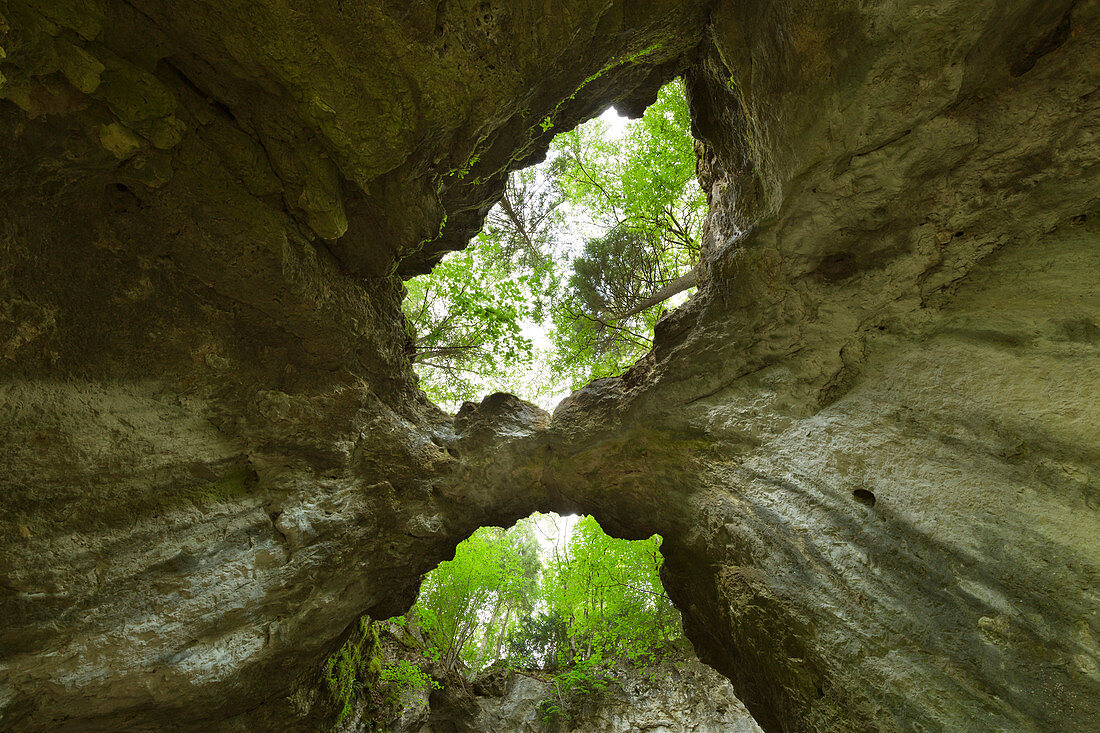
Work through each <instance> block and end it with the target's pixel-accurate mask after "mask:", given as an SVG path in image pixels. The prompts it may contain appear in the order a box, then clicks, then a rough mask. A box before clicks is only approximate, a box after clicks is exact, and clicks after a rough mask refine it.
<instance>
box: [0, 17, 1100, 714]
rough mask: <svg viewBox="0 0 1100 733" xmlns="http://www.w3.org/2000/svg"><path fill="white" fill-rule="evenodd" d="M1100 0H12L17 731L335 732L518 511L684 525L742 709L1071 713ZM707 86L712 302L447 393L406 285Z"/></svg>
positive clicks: (1077, 652)
mask: <svg viewBox="0 0 1100 733" xmlns="http://www.w3.org/2000/svg"><path fill="white" fill-rule="evenodd" d="M1098 21H1100V3H1097V2H1096V1H1095V0H996V1H995V0H970V1H969V2H963V1H962V0H930V2H927V3H921V4H911V3H891V2H884V1H879V0H873V1H870V2H854V1H852V0H826V1H824V2H811V1H810V0H793V1H792V2H787V3H774V2H763V1H761V0H681V1H679V2H665V1H663V0H661V1H657V2H647V3H641V2H630V1H628V0H601V1H600V2H593V1H592V0H563V1H562V2H560V3H553V4H550V3H539V2H533V1H532V0H513V1H512V2H503V1H502V0H447V1H443V0H437V1H435V2H432V1H430V0H410V1H409V2H396V1H394V0H311V1H310V2H308V3H303V4H301V5H297V4H293V3H277V2H272V1H271V0H257V1H254V2H241V0H226V1H225V2H221V3H205V2H197V1H196V0H177V1H175V2H167V1H166V0H48V2H42V1H41V0H0V129H2V130H3V134H2V135H0V169H2V170H3V176H2V178H0V437H2V445H3V450H2V452H0V487H3V489H2V491H3V493H2V501H0V728H2V729H4V730H11V731H80V732H83V731H119V730H128V731H129V730H180V731H190V730H196V731H197V730H203V731H205V730H227V731H234V730H237V731H254V730H302V731H313V730H317V729H318V717H317V715H318V713H317V711H316V710H313V709H312V708H311V705H310V700H311V699H312V698H311V691H312V690H313V689H314V686H315V684H316V679H317V673H318V670H319V669H320V667H321V665H322V663H323V661H324V659H325V658H326V657H328V656H329V655H330V654H331V653H332V652H333V651H335V650H336V649H337V648H339V646H340V645H341V644H342V643H343V642H344V641H345V640H346V638H347V636H348V634H349V633H351V631H352V630H353V629H354V627H355V625H356V623H357V620H358V619H359V618H360V617H361V616H363V615H364V614H367V615H369V616H371V617H372V618H388V617H391V616H396V615H400V614H402V613H404V612H405V611H406V610H407V609H408V608H409V607H410V605H411V604H412V603H413V600H414V599H415V596H416V592H417V588H418V586H419V581H420V578H421V576H422V575H423V573H425V572H427V571H428V570H429V569H430V568H432V567H434V566H435V565H437V564H438V563H439V562H440V561H441V560H444V559H446V558H447V557H449V556H450V555H451V553H453V551H454V548H455V546H456V544H457V543H458V542H459V541H460V540H462V539H464V538H465V537H467V536H469V535H470V534H471V533H472V532H473V531H474V530H475V529H476V528H477V527H479V526H483V525H498V526H508V525H510V524H512V523H513V522H515V521H516V520H517V519H519V518H521V517H524V516H527V515H529V514H530V513H531V512H533V511H556V512H559V513H574V512H575V513H586V514H592V515H593V516H596V517H597V518H598V519H599V521H600V523H601V525H602V526H603V527H604V529H605V530H606V531H607V532H608V533H609V534H612V535H614V536H616V537H622V538H627V539H641V538H645V537H650V536H652V535H653V534H660V535H661V536H662V537H664V538H665V541H664V544H663V545H662V547H661V550H662V554H663V555H664V566H663V569H662V579H663V581H664V584H665V588H666V590H667V592H668V594H669V596H670V597H671V598H672V599H673V601H674V602H675V603H676V605H677V607H678V608H679V609H680V612H681V615H682V618H683V624H684V631H685V634H686V636H687V637H688V639H689V640H690V641H691V643H692V644H693V646H694V648H695V650H696V653H697V654H698V656H699V658H700V659H701V660H702V661H703V662H705V663H706V664H708V665H710V666H711V667H713V668H714V669H715V670H717V671H718V672H719V673H721V674H723V675H725V676H726V677H727V678H728V679H729V680H730V682H731V684H732V685H733V688H734V690H735V691H736V693H737V696H738V697H739V698H740V699H741V700H742V701H743V702H744V704H745V705H746V707H747V708H748V709H749V711H750V712H751V713H752V715H753V717H754V718H755V719H756V721H757V722H758V723H759V725H760V727H761V728H762V729H763V730H765V731H769V732H773V731H783V732H785V733H792V732H795V731H881V730H890V731H893V730H899V731H902V730H904V731H920V730H924V731H931V730H975V731H987V730H989V731H992V730H1005V731H1063V730H1064V731H1080V730H1090V729H1092V728H1094V727H1095V722H1096V721H1097V720H1100V612H1098V610H1097V604H1096V600H1097V597H1098V596H1100V543H1098V541H1097V537H1100V442H1098V440H1100V438H1098V436H1100V429H1098V428H1100V400H1097V399H1096V395H1098V394H1100V367H1098V364H1100V360H1098V359H1097V356H1098V355H1100V325H1098V324H1100V287H1098V286H1097V276H1096V273H1098V272H1100V247H1098V246H1097V245H1098V243H1100V218H1098V216H1097V215H1098V213H1100V212H1098V211H1097V210H1098V208H1100V185H1098V180H1097V178H1098V173H1100V166H1098V165H1097V159H1098V155H1097V153H1098V150H1100V142H1098V140H1100V137H1098V132H1100V130H1098V127H1100V94H1098V93H1097V89H1098V88H1100V31H1098V28H1100V22H1098ZM681 75H682V76H683V78H684V80H685V88H686V96H687V100H688V105H689V109H690V112H691V117H692V127H693V133H694V135H695V137H696V139H697V140H698V144H697V146H696V152H697V156H698V176H699V180H700V183H701V184H702V186H703V189H704V191H705V192H706V194H707V199H708V207H709V208H708V212H709V213H708V218H707V222H706V226H705V230H704V237H703V246H702V254H701V262H700V274H699V286H698V290H697V292H696V294H695V295H694V296H693V297H692V298H691V299H690V300H689V301H688V302H687V303H685V304H684V305H682V306H680V307H679V308H677V309H676V310H674V311H672V312H670V313H669V314H668V315H666V316H665V317H664V318H663V319H662V320H661V321H660V322H659V323H658V324H657V327H656V329H655V338H654V345H653V349H652V351H650V352H649V353H648V354H647V355H646V356H644V357H643V358H642V359H641V360H640V361H638V362H637V363H636V364H635V365H634V366H633V367H631V368H630V369H629V370H628V371H627V372H626V373H624V374H623V375H621V376H618V377H612V378H605V379H600V380H597V381H594V382H592V383H591V384H588V385H587V386H585V387H584V388H582V389H580V390H577V391H575V392H574V393H573V394H571V395H570V396H569V397H567V398H566V399H564V400H563V401H562V402H561V403H559V404H558V405H557V406H556V407H555V408H554V410H553V411H552V412H547V411H544V410H542V409H540V408H538V407H536V406H534V405H531V404H529V403H526V402H524V401H522V400H520V399H518V398H516V397H514V396H512V395H508V394H492V395H490V396H488V397H486V398H485V399H484V400H481V401H480V402H479V403H476V404H475V403H468V404H465V405H463V406H462V408H461V409H460V410H459V411H458V412H457V414H454V415H451V414H449V413H447V412H444V411H443V410H441V409H439V408H438V407H437V406H435V405H433V404H432V403H431V402H430V401H429V400H428V399H427V398H426V397H425V396H424V394H423V392H422V391H421V390H420V389H419V388H418V386H417V382H416V379H415V376H414V374H413V371H412V369H411V368H410V364H409V358H408V341H409V333H408V331H407V330H406V327H405V323H404V319H403V318H402V316H401V311H400V303H401V299H402V297H403V284H402V283H403V281H404V280H405V279H407V278H409V277H412V276H415V275H417V274H421V273H425V272H428V271H429V270H430V269H431V268H432V266H433V265H434V264H436V263H437V262H439V260H440V259H441V258H442V257H443V256H444V254H445V253H447V252H449V251H454V250H458V249H461V248H463V247H464V246H465V245H466V243H467V241H468V240H469V238H470V237H471V236H472V235H473V234H475V233H476V232H477V231H478V230H479V229H480V227H481V225H482V221H483V219H484V217H485V216H486V214H487V212H488V211H489V210H490V208H491V207H492V206H493V204H494V203H495V202H496V201H497V200H498V199H499V197H500V195H501V192H502V191H503V187H504V184H505V181H506V179H507V176H508V175H509V173H510V172H511V171H513V170H517V169H519V168H522V167H524V166H527V165H530V164H532V163H534V162H536V161H538V160H539V159H540V158H541V157H542V156H543V155H544V154H545V150H546V148H547V146H548V145H549V143H550V140H551V139H552V138H553V136H554V135H555V134H557V133H559V132H563V131H567V130H569V129H572V128H573V127H575V126H576V125H578V124H580V123H581V122H583V121H585V120H587V119H590V118H592V117H594V116H596V115H597V114H599V113H600V112H601V111H602V110H604V109H606V108H607V107H608V106H609V105H612V104H614V105H615V106H616V107H617V108H618V109H620V110H622V111H624V112H627V113H629V114H633V115H638V114H641V113H642V112H643V111H644V109H645V108H646V107H647V106H648V105H649V104H650V103H651V102H652V101H653V99H654V98H655V96H656V94H657V90H658V89H659V88H660V86H661V85H662V84H664V83H665V82H667V81H669V80H670V79H673V78H675V77H677V76H681ZM597 479H598V480H597Z"/></svg>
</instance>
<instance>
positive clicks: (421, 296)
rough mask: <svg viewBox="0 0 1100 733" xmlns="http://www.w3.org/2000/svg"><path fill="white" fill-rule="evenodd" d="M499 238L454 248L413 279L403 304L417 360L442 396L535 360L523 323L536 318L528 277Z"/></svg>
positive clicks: (455, 395)
mask: <svg viewBox="0 0 1100 733" xmlns="http://www.w3.org/2000/svg"><path fill="white" fill-rule="evenodd" d="M506 262H507V260H506V259H505V258H503V257H502V256H501V254H500V247H499V244H498V243H497V242H495V241H493V240H485V241H483V242H479V243H478V244H477V245H476V246H471V247H468V248H467V249H465V250H463V251H462V252H455V253H454V254H452V255H451V256H449V257H447V258H446V259H445V260H444V261H443V262H441V263H440V264H438V265H436V268H435V270H433V272H432V274H431V275H430V276H425V277H419V278H415V279H413V280H410V281H408V283H407V284H406V286H405V287H406V292H407V294H406V296H405V301H404V303H403V306H402V307H403V310H404V313H405V317H406V319H407V320H408V321H409V322H410V323H411V324H412V325H413V331H414V334H415V335H414V339H413V343H414V351H413V354H412V356H411V361H412V362H413V363H414V364H418V365H422V366H425V367H428V369H426V370H421V371H420V377H421V379H422V380H423V386H424V387H425V389H426V390H427V391H428V393H429V394H430V395H431V396H432V397H433V398H434V399H436V400H437V401H440V402H448V403H449V402H458V401H461V400H464V399H468V398H469V397H470V396H471V395H472V394H473V392H474V391H475V390H476V388H477V378H478V377H481V376H483V375H488V374H497V375H500V374H505V373H508V372H509V371H514V370H517V369H521V368H523V367H525V366H526V365H528V364H530V363H531V361H532V359H533V352H532V346H531V341H530V339H528V338H526V337H524V335H523V329H522V323H523V321H525V320H530V318H531V316H532V312H531V307H530V303H529V300H528V298H527V296H526V287H525V279H524V278H525V276H524V275H522V274H519V275H517V274H516V273H515V272H513V271H512V269H511V268H510V267H509V266H507V264H506Z"/></svg>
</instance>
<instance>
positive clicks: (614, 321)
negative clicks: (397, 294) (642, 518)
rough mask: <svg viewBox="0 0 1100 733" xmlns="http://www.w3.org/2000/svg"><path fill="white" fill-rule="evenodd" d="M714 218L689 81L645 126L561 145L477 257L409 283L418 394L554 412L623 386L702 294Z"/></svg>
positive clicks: (524, 177)
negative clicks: (622, 378)
mask: <svg viewBox="0 0 1100 733" xmlns="http://www.w3.org/2000/svg"><path fill="white" fill-rule="evenodd" d="M466 173H468V172H465V171H459V172H458V174H457V175H464V174H466ZM706 211H707V201H706V196H705V195H704V193H703V191H702V189H701V188H700V185H699V182H698V180H697V176H696V153H695V141H694V138H693V136H692V132H691V121H690V115H689V112H688V107H687V102H686V100H685V94H684V83H683V81H682V79H675V80H673V81H671V82H669V83H667V84H666V85H664V86H663V87H662V88H661V89H660V90H659V91H658V93H657V95H656V99H655V101H654V102H653V103H652V104H651V105H650V106H649V107H648V108H647V109H646V110H645V112H644V114H643V115H642V116H641V117H640V118H638V119H633V120H630V119H627V118H626V117H623V116H620V113H619V112H618V111H617V110H616V108H615V107H608V108H607V110H606V111H605V112H604V113H603V114H601V115H600V116H598V117H596V118H594V119H591V120H589V121H588V122H586V123H584V124H582V125H579V126H578V127H576V128H574V129H573V130H571V131H568V132H562V133H559V134H558V135H556V136H555V138H554V140H553V143H552V144H551V146H550V148H549V150H548V152H547V155H546V158H545V160H544V161H543V162H541V163H539V164H537V165H534V166H532V167H529V168H525V169H522V170H518V171H515V172H513V173H511V174H510V175H509V177H508V180H507V183H506V186H505V190H504V193H503V196H502V197H501V199H500V200H499V202H497V203H496V204H495V205H494V206H492V208H491V209H490V210H489V211H488V213H487V216H486V219H485V224H484V226H483V228H482V230H481V232H480V233H478V234H477V235H476V237H475V238H474V239H473V240H472V241H471V242H470V244H469V246H467V248H466V249H464V250H461V251H459V252H453V253H450V254H449V255H448V256H447V257H445V258H444V259H443V261H442V262H441V263H440V264H438V265H437V266H436V267H435V268H434V270H433V271H432V272H431V273H430V274H428V275H422V276H420V277H417V278H413V279H412V280H409V281H408V282H407V283H406V288H407V297H406V298H405V301H404V304H403V309H404V313H405V316H406V319H407V321H408V322H409V323H410V324H411V325H412V327H413V328H414V329H415V336H414V337H413V341H414V345H413V353H412V357H411V358H412V361H413V364H414V367H415V369H416V371H417V374H418V376H419V378H420V385H421V387H422V388H423V389H424V390H425V392H426V393H427V394H428V396H429V397H431V398H432V399H433V401H435V402H436V403H437V404H440V405H442V406H444V407H446V408H448V409H450V410H451V411H454V410H456V409H457V407H458V405H460V404H461V403H462V402H465V401H476V400H477V399H478V398H480V397H481V396H484V395H485V394H490V393H492V392H498V391H505V392H511V393H513V394H516V395H518V396H521V397H523V398H524V399H527V400H528V401H531V402H533V403H535V404H538V405H540V406H542V407H544V408H547V409H549V408H551V407H552V406H553V405H554V404H556V403H557V402H558V401H560V400H561V399H562V398H563V397H565V396H567V395H568V394H569V393H570V392H571V391H572V390H574V389H579V388H580V387H581V386H583V385H584V384H587V383H588V382H590V381H592V380H594V379H597V378H600V377H609V376H617V375H619V374H622V373H623V372H625V371H626V370H627V369H629V368H630V366H632V365H633V364H634V363H635V362H636V361H637V360H638V359H639V358H640V357H642V356H643V355H644V354H645V353H647V352H648V351H649V350H650V348H651V346H652V340H653V328H654V325H655V324H656V322H657V320H658V319H659V318H660V317H661V316H662V315H664V313H665V312H667V310H669V309H671V308H674V307H676V306H677V305H679V304H680V303H682V302H683V301H684V300H686V298H687V296H688V293H689V292H690V291H692V290H693V289H694V286H695V283H696V266H697V263H698V261H699V250H700V243H701V240H702V226H703V220H704V219H705V216H706Z"/></svg>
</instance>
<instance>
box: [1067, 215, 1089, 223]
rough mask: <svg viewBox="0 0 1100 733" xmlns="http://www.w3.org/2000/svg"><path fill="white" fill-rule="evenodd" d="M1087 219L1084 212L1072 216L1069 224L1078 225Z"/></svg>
mask: <svg viewBox="0 0 1100 733" xmlns="http://www.w3.org/2000/svg"><path fill="white" fill-rule="evenodd" d="M1087 219H1088V217H1087V216H1085V215H1084V214H1078V215H1077V216H1075V217H1073V218H1072V219H1070V220H1069V221H1070V223H1071V224H1076V225H1078V226H1080V225H1081V224H1084V223H1085V221H1086V220H1087Z"/></svg>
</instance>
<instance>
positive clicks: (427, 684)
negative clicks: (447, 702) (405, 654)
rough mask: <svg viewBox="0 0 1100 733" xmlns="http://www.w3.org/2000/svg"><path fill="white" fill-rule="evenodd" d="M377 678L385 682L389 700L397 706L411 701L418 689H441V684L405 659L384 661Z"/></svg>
mask: <svg viewBox="0 0 1100 733" xmlns="http://www.w3.org/2000/svg"><path fill="white" fill-rule="evenodd" d="M378 679H379V680H380V681H381V682H383V683H384V684H385V686H386V690H387V692H388V697H389V700H390V702H392V703H393V704H395V705H397V706H399V707H403V706H405V705H408V704H409V703H410V702H412V699H413V697H414V696H415V695H416V693H417V691H418V690H423V689H425V688H431V689H433V690H441V689H443V685H442V684H440V683H439V682H437V681H436V680H434V679H432V677H431V675H429V674H428V673H427V672H425V671H424V670H423V669H421V668H420V667H419V666H417V665H415V664H413V663H412V662H410V661H409V660H407V659H397V660H395V661H392V662H386V664H384V665H383V666H382V670H381V672H380V673H379V675H378Z"/></svg>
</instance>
